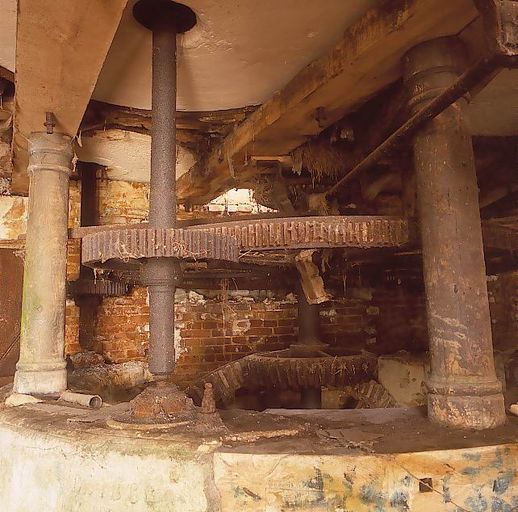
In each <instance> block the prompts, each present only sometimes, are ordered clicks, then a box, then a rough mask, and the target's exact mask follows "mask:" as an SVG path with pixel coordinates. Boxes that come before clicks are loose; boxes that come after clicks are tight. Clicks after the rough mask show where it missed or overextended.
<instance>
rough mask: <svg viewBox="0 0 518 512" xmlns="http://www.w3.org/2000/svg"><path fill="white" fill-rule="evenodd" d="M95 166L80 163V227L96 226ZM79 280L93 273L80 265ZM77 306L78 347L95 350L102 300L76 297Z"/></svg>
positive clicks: (88, 278)
mask: <svg viewBox="0 0 518 512" xmlns="http://www.w3.org/2000/svg"><path fill="white" fill-rule="evenodd" d="M97 168H98V166H97V165H96V164H88V163H81V167H80V169H79V173H80V177H81V226H96V225H97V176H96V174H97V173H96V171H97ZM79 278H80V279H86V280H91V281H93V280H94V272H93V270H92V269H91V268H90V267H86V266H85V265H81V267H80V269H79ZM75 302H76V305H77V306H79V345H81V348H83V349H84V350H95V347H94V327H95V320H96V318H97V307H98V306H99V304H100V303H101V302H102V298H101V297H99V296H96V295H83V296H76V298H75Z"/></svg>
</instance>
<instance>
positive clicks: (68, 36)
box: [12, 0, 127, 194]
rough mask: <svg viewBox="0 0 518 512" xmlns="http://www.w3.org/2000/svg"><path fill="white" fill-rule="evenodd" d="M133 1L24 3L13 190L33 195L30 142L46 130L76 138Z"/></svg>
mask: <svg viewBox="0 0 518 512" xmlns="http://www.w3.org/2000/svg"><path fill="white" fill-rule="evenodd" d="M126 3H127V0H109V1H107V0H88V1H85V0H67V1H66V2H56V1H55V0H54V1H51V0H39V1H34V0H18V21H17V37H16V110H15V121H14V137H13V158H14V161H13V164H14V168H13V176H12V191H13V193H15V194H26V193H27V191H28V176H27V173H26V168H27V161H28V156H27V137H28V136H29V135H30V134H31V133H32V132H34V131H43V130H44V129H45V127H44V126H43V123H44V122H45V112H53V113H54V115H55V117H56V121H57V123H56V128H55V129H56V131H59V132H62V133H65V134H67V135H70V136H75V135H76V132H77V129H78V127H79V124H80V122H81V119H82V117H83V114H84V112H85V109H86V107H87V105H88V102H89V101H90V97H91V95H92V92H93V89H94V87H95V84H96V82H97V78H98V76H99V73H100V71H101V68H102V65H103V63H104V60H105V57H106V54H107V53H108V49H109V48H110V45H111V42H112V40H113V37H114V35H115V31H116V30H117V27H118V26H119V22H120V19H121V16H122V12H123V10H124V8H125V6H126Z"/></svg>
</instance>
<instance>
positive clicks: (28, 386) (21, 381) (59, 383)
mask: <svg viewBox="0 0 518 512" xmlns="http://www.w3.org/2000/svg"><path fill="white" fill-rule="evenodd" d="M66 389H67V369H66V367H65V364H63V367H62V368H55V369H46V370H37V369H24V368H20V369H17V370H16V373H15V375H14V385H13V391H14V392H15V393H23V394H26V395H55V394H60V393H62V392H63V391H66Z"/></svg>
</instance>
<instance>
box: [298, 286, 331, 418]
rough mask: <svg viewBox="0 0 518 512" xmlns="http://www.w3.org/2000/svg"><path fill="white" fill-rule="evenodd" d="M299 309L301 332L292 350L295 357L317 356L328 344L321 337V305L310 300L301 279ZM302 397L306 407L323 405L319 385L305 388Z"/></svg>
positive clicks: (311, 407) (313, 407)
mask: <svg viewBox="0 0 518 512" xmlns="http://www.w3.org/2000/svg"><path fill="white" fill-rule="evenodd" d="M297 310H298V315H297V319H298V320H297V321H298V326H299V333H298V337H297V345H292V346H291V352H292V354H293V356H294V357H297V356H299V357H300V356H302V357H312V356H315V355H316V354H315V353H316V352H318V351H319V350H321V349H323V348H325V347H326V346H327V345H325V344H323V343H322V341H321V339H320V305H319V304H310V303H309V302H308V300H307V298H306V294H305V293H304V290H303V289H302V285H301V283H300V280H299V282H298V286H297ZM301 398H302V405H303V407H304V408H305V409H320V408H321V407H322V390H321V389H320V388H319V387H318V388H316V387H312V388H306V389H303V390H302V394H301Z"/></svg>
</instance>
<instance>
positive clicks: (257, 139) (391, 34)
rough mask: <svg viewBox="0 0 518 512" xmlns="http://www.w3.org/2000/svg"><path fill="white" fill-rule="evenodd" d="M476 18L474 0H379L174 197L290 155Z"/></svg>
mask: <svg viewBox="0 0 518 512" xmlns="http://www.w3.org/2000/svg"><path fill="white" fill-rule="evenodd" d="M478 15H479V12H478V11H477V9H476V7H475V5H474V3H473V1H472V0H384V1H382V2H381V3H380V4H379V5H377V6H376V7H374V8H372V9H370V10H369V11H368V12H367V13H366V14H365V15H364V16H363V17H362V18H360V20H358V21H357V22H356V23H354V24H353V25H352V26H351V27H349V28H348V29H347V30H346V31H345V33H344V37H343V38H342V39H341V40H340V41H339V42H338V43H337V45H336V46H335V47H333V48H332V49H331V51H330V52H329V53H328V54H326V55H324V56H323V57H321V58H319V59H317V60H315V61H313V62H312V63H311V64H309V65H308V66H307V67H306V68H304V69H303V70H302V71H300V72H299V73H298V74H297V75H296V76H295V77H294V78H293V79H292V80H291V81H290V82H289V83H288V84H287V85H286V86H285V87H284V88H283V89H282V90H280V91H279V92H277V93H276V94H275V95H274V96H273V97H272V98H271V99H270V100H269V101H267V102H266V103H264V104H263V105H262V106H261V107H259V109H257V110H256V111H255V112H254V113H253V114H251V115H250V116H249V117H248V118H247V119H246V120H245V121H243V122H242V123H241V124H239V125H238V126H237V127H236V128H235V129H234V131H233V132H232V133H230V134H229V135H228V136H227V137H226V138H225V139H224V141H223V142H222V144H221V145H220V146H218V147H216V148H215V149H214V150H213V151H212V153H211V155H210V156H209V158H208V159H207V160H205V161H201V162H199V163H198V164H197V165H196V166H194V167H193V168H192V169H191V170H190V171H189V172H188V173H186V174H184V175H183V176H182V177H180V178H179V180H178V182H177V195H178V200H179V201H183V202H190V203H192V204H200V203H205V202H207V201H209V200H211V199H213V198H214V197H216V196H217V195H218V194H220V193H222V192H224V191H225V190H228V189H229V188H231V187H232V186H235V185H236V184H237V183H238V182H239V181H240V178H241V176H242V175H245V174H246V175H247V176H249V174H250V173H249V172H248V171H247V169H246V165H247V162H248V158H249V157H251V156H258V155H259V156H260V155H287V154H289V153H290V152H291V151H292V150H294V149H295V148H296V147H298V146H300V145H301V144H303V143H304V142H306V141H307V140H308V139H310V138H311V137H313V136H315V135H317V134H318V133H320V132H321V131H322V130H324V129H325V128H327V127H328V126H330V125H331V124H333V123H334V122H336V121H338V120H339V119H341V118H342V117H343V116H344V115H346V114H347V113H349V112H351V111H352V110H354V109H355V108H356V107H358V106H359V105H361V104H362V103H363V102H365V101H366V100H367V99H368V98H370V97H372V96H373V95H374V94H376V93H377V92H379V91H380V90H381V89H383V88H384V87H386V86H387V85H389V84H390V83H392V82H394V81H395V80H397V79H398V78H399V77H400V76H401V58H402V56H403V55H404V53H405V52H406V51H407V50H409V49H410V48H411V47H413V46H415V45H416V44H418V43H420V42H423V41H426V40H428V39H432V38H435V37H440V36H445V35H453V34H458V33H459V32H460V31H461V30H463V29H464V28H465V27H466V26H467V25H469V24H470V23H471V22H472V21H473V20H475V19H476V18H477V17H478Z"/></svg>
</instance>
